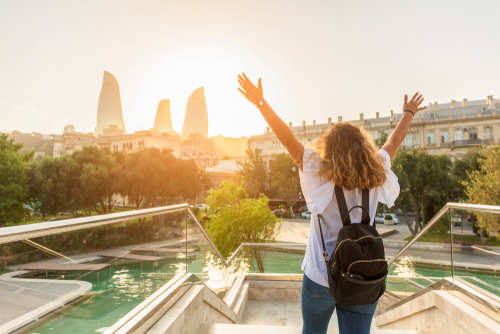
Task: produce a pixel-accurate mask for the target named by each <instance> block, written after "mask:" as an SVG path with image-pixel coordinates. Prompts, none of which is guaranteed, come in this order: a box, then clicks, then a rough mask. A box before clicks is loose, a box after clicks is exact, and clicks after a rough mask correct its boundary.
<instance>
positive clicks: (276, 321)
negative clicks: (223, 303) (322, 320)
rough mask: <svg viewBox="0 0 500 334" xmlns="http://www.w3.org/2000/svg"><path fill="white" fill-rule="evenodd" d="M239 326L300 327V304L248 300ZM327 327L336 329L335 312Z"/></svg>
mask: <svg viewBox="0 0 500 334" xmlns="http://www.w3.org/2000/svg"><path fill="white" fill-rule="evenodd" d="M240 324H241V325H265V326H293V327H302V312H301V309H300V302H287V301H272V300H249V301H247V305H246V308H245V311H244V313H243V318H242V319H241V322H240ZM328 327H329V328H338V322H337V313H336V312H334V313H333V316H332V318H331V319H330V324H329V326H328ZM372 328H376V327H375V319H374V320H373V321H372Z"/></svg>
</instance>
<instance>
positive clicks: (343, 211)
mask: <svg viewBox="0 0 500 334" xmlns="http://www.w3.org/2000/svg"><path fill="white" fill-rule="evenodd" d="M335 197H336V198H337V205H338V207H339V212H340V219H342V225H344V226H347V225H349V224H351V217H350V216H349V211H348V210H347V204H346V202H345V197H344V191H342V188H340V187H339V186H338V185H335Z"/></svg>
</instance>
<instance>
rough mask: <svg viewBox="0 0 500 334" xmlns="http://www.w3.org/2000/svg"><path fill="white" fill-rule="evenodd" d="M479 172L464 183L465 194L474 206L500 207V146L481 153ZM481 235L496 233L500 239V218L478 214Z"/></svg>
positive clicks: (494, 215) (489, 214)
mask: <svg viewBox="0 0 500 334" xmlns="http://www.w3.org/2000/svg"><path fill="white" fill-rule="evenodd" d="M477 161H478V163H479V166H480V167H479V170H476V171H472V172H471V173H468V174H469V178H470V180H469V181H464V182H463V184H464V185H465V187H466V190H465V193H466V195H467V196H468V198H469V201H470V202H471V203H474V204H486V205H500V146H492V147H488V148H486V149H484V150H482V151H481V152H480V156H479V158H478V160H477ZM476 215H477V222H476V224H477V227H478V228H479V233H480V234H483V233H484V234H490V233H491V232H495V233H496V235H497V239H500V234H498V232H499V231H500V217H499V215H497V214H492V213H476Z"/></svg>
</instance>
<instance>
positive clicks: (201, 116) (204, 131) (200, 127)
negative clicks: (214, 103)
mask: <svg viewBox="0 0 500 334" xmlns="http://www.w3.org/2000/svg"><path fill="white" fill-rule="evenodd" d="M195 132H198V133H199V134H201V135H203V136H204V137H205V138H208V114H207V103H206V101H205V90H204V88H203V87H200V88H198V89H196V90H195V91H194V92H193V93H192V94H191V96H190V97H189V99H188V102H187V106H186V115H185V116H184V124H183V126H182V133H181V137H182V138H184V137H189V135H190V134H192V133H195Z"/></svg>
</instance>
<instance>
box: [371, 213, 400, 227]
mask: <svg viewBox="0 0 500 334" xmlns="http://www.w3.org/2000/svg"><path fill="white" fill-rule="evenodd" d="M387 215H389V216H391V217H392V220H393V221H394V225H397V224H399V219H398V217H397V216H396V215H395V214H394V213H377V214H376V215H375V223H377V224H383V223H384V217H385V216H387Z"/></svg>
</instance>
